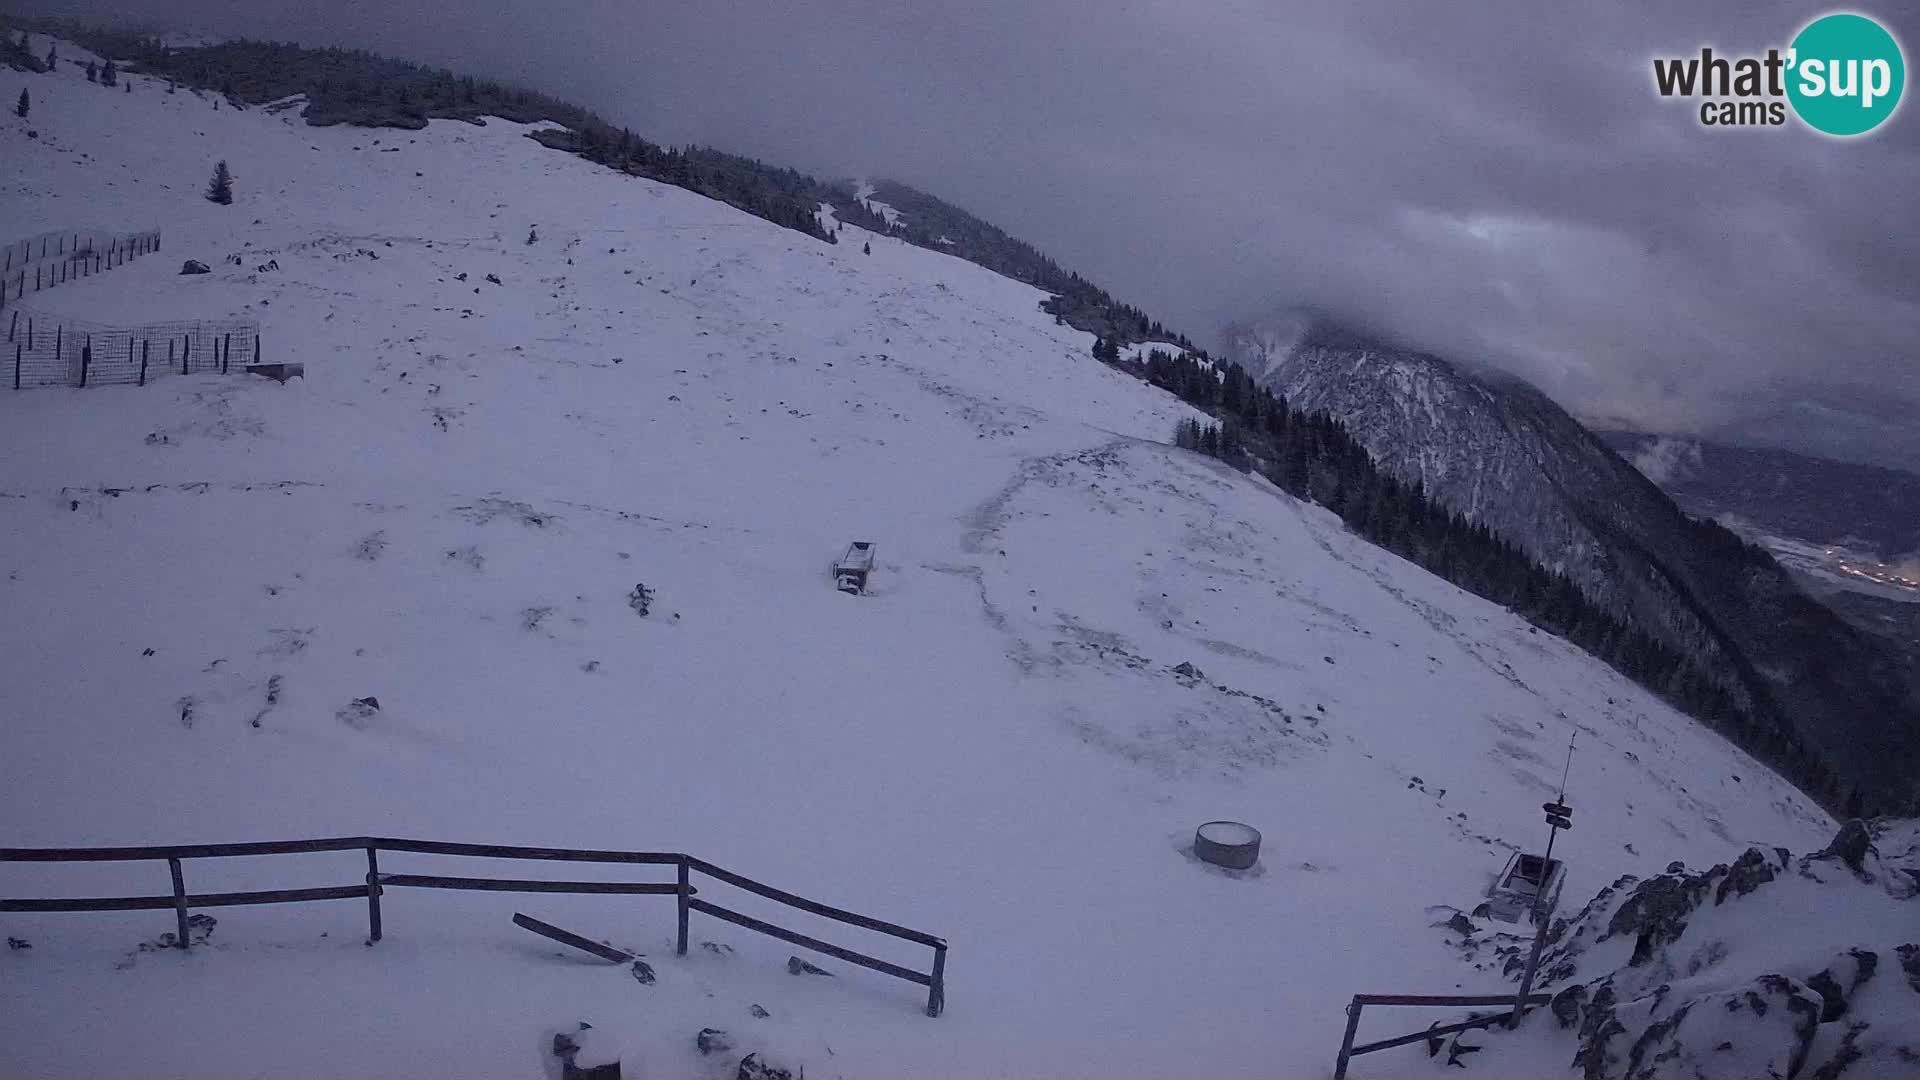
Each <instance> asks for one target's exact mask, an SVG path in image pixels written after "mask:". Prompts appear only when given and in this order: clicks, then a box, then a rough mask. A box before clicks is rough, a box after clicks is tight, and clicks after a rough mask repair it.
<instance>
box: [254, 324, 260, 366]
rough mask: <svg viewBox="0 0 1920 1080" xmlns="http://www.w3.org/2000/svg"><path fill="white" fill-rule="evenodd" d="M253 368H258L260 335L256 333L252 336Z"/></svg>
mask: <svg viewBox="0 0 1920 1080" xmlns="http://www.w3.org/2000/svg"><path fill="white" fill-rule="evenodd" d="M253 366H254V367H259V366H260V335H259V333H257V332H256V333H255V334H254V335H253Z"/></svg>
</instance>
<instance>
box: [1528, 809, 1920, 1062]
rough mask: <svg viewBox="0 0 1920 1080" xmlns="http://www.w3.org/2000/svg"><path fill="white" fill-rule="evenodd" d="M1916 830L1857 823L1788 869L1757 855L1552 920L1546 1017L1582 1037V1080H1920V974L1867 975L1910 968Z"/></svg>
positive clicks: (1782, 861) (1778, 858)
mask: <svg viewBox="0 0 1920 1080" xmlns="http://www.w3.org/2000/svg"><path fill="white" fill-rule="evenodd" d="M1917 833H1920V822H1915V821H1894V820H1886V819H1881V820H1878V821H1874V822H1861V821H1852V822H1848V823H1847V824H1846V825H1845V826H1844V827H1843V828H1842V829H1841V830H1840V833H1839V835H1838V836H1837V837H1836V838H1835V840H1834V842H1833V843H1832V844H1830V845H1829V846H1828V847H1827V848H1825V849H1824V850H1822V851H1820V852H1817V853H1815V854H1812V855H1808V856H1804V857H1802V858H1800V859H1799V860H1797V861H1795V860H1793V859H1792V858H1791V856H1790V855H1788V853H1786V852H1785V851H1774V852H1766V851H1762V850H1760V849H1758V848H1752V849H1749V850H1748V851H1747V852H1746V853H1745V854H1743V855H1742V856H1741V857H1740V858H1739V859H1737V860H1736V861H1735V862H1734V863H1732V864H1731V865H1721V866H1716V867H1714V868H1712V869H1711V870H1707V871H1704V872H1702V873H1697V874H1693V873H1687V872H1686V871H1685V870H1684V868H1682V869H1679V870H1675V871H1672V872H1670V873H1667V874H1663V875H1661V876H1658V877H1654V878H1650V879H1648V880H1646V881H1636V880H1635V879H1633V878H1632V877H1626V878H1622V879H1621V880H1620V881H1617V882H1615V883H1614V884H1613V885H1612V886H1610V887H1608V888H1607V889H1604V890H1602V891H1601V893H1600V894H1599V895H1598V896H1596V897H1595V898H1594V899H1593V901H1592V902H1591V903H1589V904H1588V905H1587V906H1586V907H1585V908H1584V909H1583V910H1581V911H1580V912H1579V913H1578V914H1576V915H1574V916H1573V917H1572V918H1571V919H1565V920H1560V921H1558V922H1556V923H1555V924H1554V926H1553V928H1552V930H1551V931H1550V934H1549V939H1550V942H1551V944H1550V945H1549V947H1548V950H1547V953H1546V957H1545V966H1544V968H1543V970H1545V971H1546V972H1547V979H1546V983H1547V984H1552V983H1568V985H1565V986H1564V987H1563V988H1562V989H1561V990H1560V991H1559V992H1558V993H1556V994H1555V995H1554V997H1553V1001H1552V1004H1551V1006H1550V1009H1551V1012H1552V1015H1553V1016H1554V1017H1555V1018H1556V1019H1557V1020H1558V1021H1559V1026H1560V1027H1562V1028H1577V1029H1578V1030H1577V1042H1578V1047H1577V1049H1576V1050H1575V1052H1574V1054H1573V1059H1572V1060H1573V1065H1574V1066H1575V1067H1576V1068H1578V1069H1579V1070H1580V1071H1581V1073H1582V1075H1583V1076H1584V1077H1585V1080H1713V1078H1725V1080H1745V1078H1748V1077H1780V1078H1784V1080H1793V1078H1795V1077H1799V1076H1803V1075H1806V1076H1814V1077H1819V1078H1821V1080H1833V1078H1835V1077H1840V1076H1843V1075H1845V1076H1859V1077H1874V1078H1876V1080H1878V1078H1883V1077H1909V1078H1912V1077H1920V997H1916V994H1920V977H1914V976H1913V975H1912V974H1911V971H1912V969H1911V967H1909V968H1908V970H1909V983H1910V985H1901V984H1900V983H1899V982H1898V981H1896V980H1890V979H1886V978H1879V979H1876V978H1875V974H1876V973H1877V972H1878V971H1879V969H1880V967H1881V965H1882V964H1883V963H1890V962H1899V963H1901V964H1903V965H1911V964H1912V963H1913V957H1914V951H1915V947H1914V945H1912V944H1911V943H1904V942H1902V941H1901V939H1902V938H1904V937H1908V936H1911V935H1912V934H1913V933H1914V932H1915V930H1916V929H1917V928H1920V910H1916V908H1917V906H1920V905H1916V902H1915V890H1914V889H1913V887H1912V884H1911V882H1912V877H1911V871H1912V870H1913V869H1914V868H1915V867H1916V866H1920V861H1916V860H1915V858H1914V846H1913V841H1914V838H1915V836H1916V834H1917ZM1882 846H1884V847H1885V848H1886V851H1887V854H1885V855H1883V854H1882V852H1881V850H1880V849H1881V847H1882ZM1836 870H1838V871H1840V872H1839V873H1835V871H1836ZM1569 980H1577V981H1571V982H1569Z"/></svg>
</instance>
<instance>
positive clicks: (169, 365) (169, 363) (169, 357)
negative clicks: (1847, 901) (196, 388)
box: [167, 334, 187, 375]
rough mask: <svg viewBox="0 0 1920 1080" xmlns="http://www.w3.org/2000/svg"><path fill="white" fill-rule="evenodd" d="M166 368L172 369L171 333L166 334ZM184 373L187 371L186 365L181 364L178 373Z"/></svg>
mask: <svg viewBox="0 0 1920 1080" xmlns="http://www.w3.org/2000/svg"><path fill="white" fill-rule="evenodd" d="M167 370H168V371H172V370H173V335H172V334H168V335H167ZM186 373H187V368H186V365H185V364H182V365H181V366H180V374H182V375H185V374H186Z"/></svg>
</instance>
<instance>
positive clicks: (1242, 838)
mask: <svg viewBox="0 0 1920 1080" xmlns="http://www.w3.org/2000/svg"><path fill="white" fill-rule="evenodd" d="M1193 853H1194V854H1195V855H1198V856H1199V857H1200V858H1201V859H1202V860H1204V861H1206V862H1210V863H1212V864H1213V865H1215V866H1221V867H1225V868H1226V869H1228V870H1250V869H1252V868H1253V864H1254V863H1256V862H1258V861H1259V860H1260V830H1259V829H1256V828H1254V827H1253V826H1251V825H1244V824H1241V823H1240V822H1238V821H1209V822H1207V823H1206V824H1205V825H1202V826H1200V827H1199V828H1198V829H1195V830H1194V831H1193Z"/></svg>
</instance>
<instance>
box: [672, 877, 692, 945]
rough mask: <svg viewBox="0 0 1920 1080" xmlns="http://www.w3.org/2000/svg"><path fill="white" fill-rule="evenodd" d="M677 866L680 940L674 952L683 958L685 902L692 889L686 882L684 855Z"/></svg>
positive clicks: (685, 922) (685, 927) (685, 939)
mask: <svg viewBox="0 0 1920 1080" xmlns="http://www.w3.org/2000/svg"><path fill="white" fill-rule="evenodd" d="M679 866H680V895H679V897H678V899H679V906H680V938H679V944H678V946H677V947H676V950H675V951H676V952H677V953H678V954H679V955H681V956H685V955H687V900H688V898H689V897H690V895H691V894H692V892H693V889H692V887H691V885H690V884H689V882H688V875H687V857H686V856H685V855H682V856H680V861H679Z"/></svg>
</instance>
